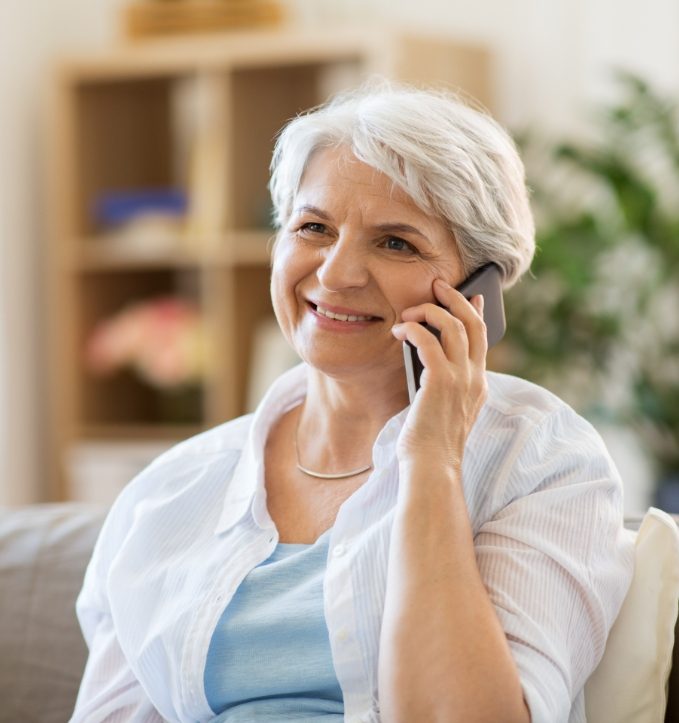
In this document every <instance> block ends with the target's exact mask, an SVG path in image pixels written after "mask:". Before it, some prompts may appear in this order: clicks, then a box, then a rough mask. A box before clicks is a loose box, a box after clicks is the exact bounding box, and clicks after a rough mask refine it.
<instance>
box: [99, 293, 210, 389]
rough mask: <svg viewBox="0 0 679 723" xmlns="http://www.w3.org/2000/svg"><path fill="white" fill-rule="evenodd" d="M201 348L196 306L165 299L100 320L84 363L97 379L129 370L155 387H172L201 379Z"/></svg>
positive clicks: (203, 368) (198, 315) (202, 355)
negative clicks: (122, 370) (124, 369)
mask: <svg viewBox="0 0 679 723" xmlns="http://www.w3.org/2000/svg"><path fill="white" fill-rule="evenodd" d="M204 347H205V337H204V331H203V324H202V320H201V316H200V312H199V310H198V308H197V306H196V305H195V304H193V303H191V302H189V301H185V300H182V299H179V298H175V297H169V296H168V297H160V298H157V299H152V300H150V301H145V302H140V303H138V304H134V305H132V306H129V307H127V308H125V309H123V310H122V311H120V312H119V313H118V314H116V315H115V316H113V317H111V318H109V319H104V320H103V321H101V322H100V323H99V324H98V325H97V326H96V327H95V329H94V332H93V334H92V336H91V337H90V339H89V341H88V343H87V348H86V355H85V360H86V364H87V367H88V369H90V371H92V372H93V373H94V374H96V375H98V376H107V375H110V374H113V373H115V372H116V371H118V370H120V369H123V368H126V367H127V368H132V369H133V370H134V371H135V372H136V373H137V374H138V375H139V376H140V377H141V378H142V379H144V380H145V381H146V382H148V383H149V384H152V385H153V386H157V387H175V386H181V385H184V384H191V383H196V382H199V381H200V380H201V379H202V378H203V376H204V373H205V360H206V355H205V350H204Z"/></svg>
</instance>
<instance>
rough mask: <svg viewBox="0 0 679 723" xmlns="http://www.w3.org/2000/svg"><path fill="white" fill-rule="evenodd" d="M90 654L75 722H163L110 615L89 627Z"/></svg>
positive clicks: (72, 718) (75, 713) (79, 694)
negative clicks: (127, 657)
mask: <svg viewBox="0 0 679 723" xmlns="http://www.w3.org/2000/svg"><path fill="white" fill-rule="evenodd" d="M88 637H89V641H88V642H89V648H90V655H89V658H88V661H87V666H86V667H85V674H84V676H83V679H82V683H81V685H80V691H79V693H78V699H77V701H76V706H75V710H74V712H73V716H72V717H71V723H104V721H106V723H163V718H162V717H161V716H160V715H159V713H158V712H157V711H156V709H155V708H154V707H153V705H152V704H151V702H150V701H149V700H148V698H147V696H146V694H145V693H144V691H143V689H142V687H141V686H140V684H139V682H138V681H137V680H136V678H135V676H134V674H133V673H132V671H131V670H130V667H129V666H128V664H127V661H126V660H125V656H124V655H123V653H122V651H121V649H120V647H119V645H118V642H117V640H116V635H115V631H114V629H113V623H112V620H111V617H110V615H102V616H101V617H100V619H99V621H98V622H97V624H96V626H95V627H94V628H93V629H90V630H88Z"/></svg>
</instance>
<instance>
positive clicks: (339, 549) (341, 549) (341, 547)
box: [332, 543, 347, 557]
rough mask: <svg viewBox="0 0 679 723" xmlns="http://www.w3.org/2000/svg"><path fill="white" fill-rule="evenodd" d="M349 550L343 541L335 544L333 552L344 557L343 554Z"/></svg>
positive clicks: (336, 555)
mask: <svg viewBox="0 0 679 723" xmlns="http://www.w3.org/2000/svg"><path fill="white" fill-rule="evenodd" d="M346 551H347V548H346V546H345V545H342V544H341V543H340V544H339V545H335V547H334V548H333V551H332V554H333V555H334V556H335V557H342V555H343V554H344V553H345V552H346Z"/></svg>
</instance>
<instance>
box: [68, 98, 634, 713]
mask: <svg viewBox="0 0 679 723" xmlns="http://www.w3.org/2000/svg"><path fill="white" fill-rule="evenodd" d="M272 170H273V174H272V179H271V191H272V197H273V203H274V208H275V214H276V221H277V225H278V227H279V231H278V234H277V237H276V241H275V245H274V248H273V251H272V272H271V296H272V300H273V305H274V309H275V313H276V317H277V319H278V322H279V324H280V327H281V329H282V331H283V333H284V334H285V336H286V338H287V340H288V341H289V342H290V344H291V345H292V346H293V347H294V349H295V350H296V351H297V352H298V353H299V355H300V357H301V358H302V359H303V360H304V363H303V364H301V365H299V366H298V367H296V368H294V369H292V370H291V371H289V372H287V373H285V374H284V375H283V376H281V377H280V378H279V379H278V380H277V381H276V382H275V383H274V384H273V385H272V387H271V388H270V389H269V391H268V393H267V395H266V396H265V398H264V399H263V400H262V402H261V404H260V405H259V407H258V409H257V410H256V412H255V414H254V415H247V416H245V417H241V418H239V419H236V420H233V421H231V422H228V423H226V424H224V425H222V426H220V427H217V428H215V429H212V430H210V431H208V432H206V433H203V434H201V435H199V436H197V437H194V438H192V439H190V440H188V441H186V442H184V443H182V444H180V445H178V446H177V447H175V448H174V449H172V450H170V451H169V452H167V453H166V454H164V455H162V456H161V457H160V458H158V459H157V460H156V461H155V462H153V463H152V464H151V465H150V466H149V467H148V468H147V469H146V470H145V471H143V472H142V473H141V474H140V475H139V476H138V477H137V478H136V479H135V480H134V481H133V482H132V483H131V484H130V485H128V487H127V488H126V489H125V490H124V491H123V493H122V494H121V495H120V497H119V499H118V500H117V502H116V503H115V505H114V507H113V508H112V510H111V512H110V514H109V516H108V519H107V521H106V524H105V526H104V529H103V531H102V533H101V536H100V539H99V541H98V543H97V546H96V549H95V552H94V555H93V558H92V561H91V563H90V565H89V568H88V571H87V575H86V579H85V583H84V587H83V590H82V593H81V595H80V597H79V600H78V614H79V617H80V621H81V625H82V628H83V631H84V635H85V638H86V640H87V643H88V645H89V647H90V657H89V661H88V664H87V668H86V671H85V675H84V678H83V682H82V685H81V690H80V694H79V697H78V702H77V705H76V710H75V712H74V715H73V719H72V720H73V721H104V720H105V721H156V720H163V719H165V720H168V721H187V722H188V721H208V720H218V721H283V720H294V721H320V720H323V721H325V720H342V719H343V720H346V721H356V722H358V721H380V720H382V721H407V722H408V723H420V722H426V723H428V722H429V721H443V722H446V723H448V722H452V721H465V723H469V722H470V721H490V722H491V723H504V722H510V721H529V720H531V719H532V721H533V722H534V723H558V722H559V721H570V723H575V722H576V721H584V720H585V717H584V704H583V692H582V691H583V686H584V684H585V681H586V680H587V677H588V676H589V674H590V673H591V671H592V670H593V669H594V667H595V666H596V664H597V661H598V660H599V659H600V657H601V655H602V652H603V649H604V644H605V641H606V636H607V633H608V631H609V629H610V626H611V624H612V623H613V621H614V619H615V617H616V615H617V612H618V609H619V607H620V604H621V602H622V599H623V597H624V594H625V592H626V590H627V586H628V584H629V580H630V576H631V571H632V550H631V547H630V545H629V543H628V542H626V538H625V537H624V536H623V535H622V534H621V528H622V524H621V496H622V495H621V485H620V480H619V476H618V473H617V472H616V470H615V468H614V466H613V463H612V462H611V460H610V458H609V456H608V454H607V452H606V450H605V448H604V446H603V444H602V442H601V440H600V438H599V437H598V435H597V434H596V432H595V431H594V430H593V429H592V427H591V426H590V425H589V424H588V423H587V422H585V421H584V420H583V419H582V418H580V417H579V416H577V415H576V414H575V413H574V412H573V411H572V410H571V409H570V408H569V407H568V406H567V405H565V404H564V403H563V402H561V401H560V400H559V399H557V398H556V397H554V396H553V395H552V394H550V393H548V392H547V391H545V390H543V389H541V388H539V387H537V386H535V385H533V384H530V383H528V382H525V381H523V380H520V379H516V378H513V377H510V376H504V375H500V374H493V373H489V372H487V371H486V368H485V360H486V352H487V340H486V331H485V325H484V321H483V308H484V305H483V298H482V297H480V296H475V297H473V298H472V299H471V300H470V301H467V300H466V299H465V298H464V296H463V295H462V294H461V293H459V292H458V291H456V289H455V287H456V286H457V285H458V284H459V283H460V282H461V281H462V280H463V279H465V278H466V277H467V276H469V274H470V273H471V272H473V271H474V270H475V269H478V268H479V267H481V266H482V265H484V264H486V263H488V262H494V263H495V264H497V265H498V266H499V267H500V269H501V270H502V274H503V279H504V284H505V286H510V285H511V284H513V283H514V282H515V281H516V280H517V279H518V278H519V276H520V275H521V274H522V273H523V272H524V271H525V270H526V269H527V268H528V266H529V263H530V260H531V257H532V255H533V251H534V238H533V221H532V217H531V212H530V209H529V204H528V200H527V194H526V189H525V184H524V172H523V166H522V164H521V161H520V160H519V158H518V156H517V153H516V150H515V148H514V146H513V144H512V142H511V140H510V139H509V137H508V136H507V135H506V133H505V132H504V131H503V130H502V129H501V128H500V127H499V126H498V125H497V124H496V123H495V122H494V121H493V120H491V119H490V118H489V117H487V116H485V115H483V114H481V113H479V112H477V111H475V110H472V109H470V108H469V107H467V106H465V105H463V104H462V103H460V102H459V101H458V100H456V99H455V98H454V97H452V96H450V95H447V94H446V93H443V92H432V91H421V90H414V89H409V88H402V87H389V86H379V87H374V86H369V87H367V88H363V89H362V90H359V91H357V92H354V93H350V94H345V95H342V96H339V97H338V98H336V99H335V100H333V101H331V102H330V103H329V104H327V105H325V106H323V107H321V108H319V109H316V110H314V111H313V112H310V113H308V114H305V115H302V116H300V117H298V118H296V119H294V120H293V121H292V122H291V123H290V124H289V125H288V126H287V127H286V128H285V129H284V131H283V132H282V133H281V135H280V137H279V139H278V142H277V146H276V150H275V154H274V159H273V163H272ZM420 322H427V323H428V324H429V325H430V326H432V327H435V328H436V329H438V330H440V332H441V341H440V342H439V341H438V340H437V338H436V337H435V336H434V335H433V334H432V333H431V332H430V331H429V330H428V329H427V328H426V327H425V326H424V325H423V324H422V323H420ZM405 340H408V341H410V342H411V343H412V344H413V345H414V346H415V347H416V348H417V353H418V355H419V357H420V359H421V361H422V363H423V365H424V368H425V371H424V373H423V375H422V380H421V388H420V390H419V391H418V392H417V394H416V396H415V398H414V401H413V402H412V404H409V400H408V393H407V388H406V379H405V374H404V364H403V355H402V345H403V342H404V341H405Z"/></svg>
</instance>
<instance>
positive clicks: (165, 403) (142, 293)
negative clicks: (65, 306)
mask: <svg viewBox="0 0 679 723" xmlns="http://www.w3.org/2000/svg"><path fill="white" fill-rule="evenodd" d="M77 288H78V298H77V300H76V304H77V316H78V319H77V322H78V323H77V330H78V333H77V335H76V348H75V350H74V353H75V355H76V359H75V364H74V367H75V370H76V371H75V373H76V376H77V378H78V379H79V381H78V382H77V384H76V387H77V388H79V390H80V393H79V395H78V397H79V398H78V400H77V401H78V406H77V419H79V420H81V424H83V425H84V426H90V425H93V426H97V425H127V424H129V425H140V424H141V425H147V424H151V425H156V424H163V423H164V422H166V421H170V422H175V423H178V424H185V423H190V424H194V423H195V424H199V423H200V422H201V421H202V419H203V403H204V400H203V393H202V390H200V389H199V390H197V391H194V392H192V395H191V398H190V399H189V398H187V399H185V400H183V401H184V402H185V404H184V407H185V414H184V415H183V416H182V415H181V414H179V409H178V410H176V413H174V414H173V413H172V399H173V395H172V394H171V393H170V392H168V391H166V390H163V389H156V388H154V387H152V386H151V385H150V384H148V383H146V382H144V381H143V380H141V379H140V378H139V377H138V376H137V375H135V374H134V373H132V372H131V371H127V370H121V371H119V372H115V373H113V374H111V375H110V376H96V375H95V374H94V373H93V372H92V371H90V370H89V369H88V368H87V365H86V361H85V349H86V346H87V343H88V340H89V339H90V337H91V334H92V333H93V330H94V328H95V326H96V325H97V324H98V323H99V322H100V321H102V320H103V319H107V318H110V317H111V316H113V315H114V314H116V313H118V312H119V311H121V310H122V309H123V308H125V307H127V306H129V305H131V304H133V303H137V302H140V301H144V300H149V299H153V298H157V297H161V296H170V295H171V296H178V297H180V298H186V299H190V300H193V301H195V302H197V303H198V304H199V305H200V293H201V289H200V275H199V273H198V272H196V271H187V270H182V271H177V270H167V269H166V270H136V271H134V272H132V273H118V274H110V273H102V272H99V273H91V274H86V275H83V276H81V277H80V278H79V279H78V287H77Z"/></svg>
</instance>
